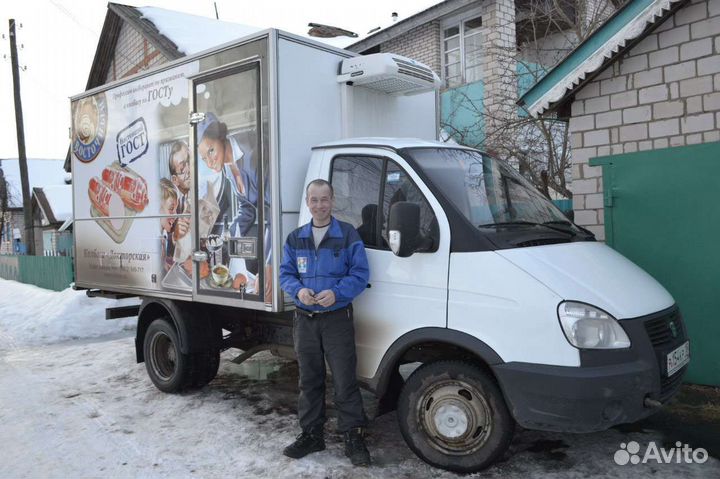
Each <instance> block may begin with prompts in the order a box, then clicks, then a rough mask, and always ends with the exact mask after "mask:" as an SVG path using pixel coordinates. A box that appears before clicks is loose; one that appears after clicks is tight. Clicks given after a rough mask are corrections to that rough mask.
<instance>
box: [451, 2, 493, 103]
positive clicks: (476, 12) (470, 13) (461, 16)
mask: <svg viewBox="0 0 720 479" xmlns="http://www.w3.org/2000/svg"><path fill="white" fill-rule="evenodd" d="M481 16H482V7H474V8H471V9H466V10H463V11H461V12H459V13H455V14H453V15H452V16H448V17H445V18H443V19H442V20H441V21H440V73H441V75H440V77H441V79H442V82H443V88H444V89H450V88H457V87H460V86H462V85H466V84H467V81H466V80H465V25H464V22H465V21H467V20H472V19H473V18H476V17H481ZM455 26H457V27H459V32H458V38H459V40H460V41H459V43H460V84H459V85H456V86H452V87H450V86H448V85H447V78H446V68H445V67H446V66H447V65H446V62H445V53H446V50H445V30H446V29H448V28H451V27H455ZM479 33H480V34H481V35H482V36H483V38H487V30H486V27H485V23H484V22H483V26H482V27H481V28H480V32H479ZM481 64H482V65H484V64H485V62H482V63H481ZM483 74H484V67H483Z"/></svg>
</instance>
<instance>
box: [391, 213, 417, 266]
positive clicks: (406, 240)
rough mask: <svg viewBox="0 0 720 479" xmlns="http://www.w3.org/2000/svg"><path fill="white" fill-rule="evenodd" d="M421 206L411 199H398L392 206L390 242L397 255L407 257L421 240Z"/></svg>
mask: <svg viewBox="0 0 720 479" xmlns="http://www.w3.org/2000/svg"><path fill="white" fill-rule="evenodd" d="M420 239H421V238H420V206H419V205H418V204H416V203H411V202H409V201H398V202H397V203H395V204H394V205H392V207H391V208H390V218H389V220H388V244H389V245H390V249H391V250H392V252H393V253H395V255H396V256H400V257H401V258H407V257H408V256H410V255H412V254H413V253H414V252H415V250H416V249H417V246H418V244H419V242H420Z"/></svg>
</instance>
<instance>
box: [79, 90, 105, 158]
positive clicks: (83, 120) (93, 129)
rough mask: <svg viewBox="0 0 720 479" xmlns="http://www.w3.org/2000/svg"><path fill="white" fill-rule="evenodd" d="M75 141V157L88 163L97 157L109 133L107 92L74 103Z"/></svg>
mask: <svg viewBox="0 0 720 479" xmlns="http://www.w3.org/2000/svg"><path fill="white" fill-rule="evenodd" d="M72 118H73V137H72V140H73V143H72V149H73V154H74V155H75V157H76V158H77V159H78V160H80V161H83V162H85V163H88V162H90V161H93V160H94V159H95V158H97V156H98V154H99V153H100V150H102V147H103V144H104V143H105V134H106V133H107V101H106V99H105V93H98V94H97V95H94V96H91V97H88V98H83V99H82V100H78V101H77V102H76V103H75V104H74V105H73V115H72Z"/></svg>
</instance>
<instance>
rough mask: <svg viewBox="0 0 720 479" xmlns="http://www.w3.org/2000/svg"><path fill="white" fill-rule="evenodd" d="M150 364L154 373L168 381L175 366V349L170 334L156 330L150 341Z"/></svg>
mask: <svg viewBox="0 0 720 479" xmlns="http://www.w3.org/2000/svg"><path fill="white" fill-rule="evenodd" d="M149 359H150V364H151V365H152V368H153V371H154V372H155V375H156V376H157V377H158V378H160V379H161V380H163V381H169V380H170V379H172V376H173V375H174V374H175V368H176V367H177V351H176V349H175V344H174V343H173V341H172V339H170V336H168V335H167V334H165V333H163V332H157V333H156V334H155V335H154V336H153V337H152V341H151V343H150V358H149Z"/></svg>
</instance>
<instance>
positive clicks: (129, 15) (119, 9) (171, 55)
mask: <svg viewBox="0 0 720 479" xmlns="http://www.w3.org/2000/svg"><path fill="white" fill-rule="evenodd" d="M108 9H109V10H111V11H113V12H114V13H115V14H117V15H118V16H119V17H120V18H122V19H123V20H124V21H126V22H128V23H129V24H130V25H132V26H133V27H134V28H135V29H136V30H137V31H138V32H139V33H140V34H141V35H142V36H143V37H145V38H147V39H148V40H149V41H150V42H151V43H152V44H153V46H154V47H155V48H157V49H158V50H160V53H162V54H163V55H164V56H165V58H167V59H168V61H172V60H177V59H178V58H181V57H184V56H185V54H184V53H183V52H181V51H180V50H178V47H177V45H175V43H174V42H173V41H172V40H170V39H169V38H168V37H166V36H165V35H163V34H162V33H160V31H159V30H158V29H157V27H156V26H155V24H153V23H152V22H151V21H150V20H148V19H146V18H143V15H142V13H141V12H140V11H139V10H138V9H137V8H135V7H131V6H129V5H121V4H119V3H108Z"/></svg>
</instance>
